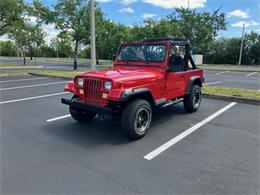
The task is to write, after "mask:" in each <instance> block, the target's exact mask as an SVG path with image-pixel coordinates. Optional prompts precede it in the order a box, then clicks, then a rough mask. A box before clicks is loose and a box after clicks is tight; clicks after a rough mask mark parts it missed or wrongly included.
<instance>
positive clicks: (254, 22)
mask: <svg viewBox="0 0 260 195" xmlns="http://www.w3.org/2000/svg"><path fill="white" fill-rule="evenodd" d="M244 24H245V27H250V26H258V25H259V23H258V22H256V21H254V20H251V21H248V22H245V21H240V22H236V23H234V24H231V26H232V27H240V28H242V27H243V25H244Z"/></svg>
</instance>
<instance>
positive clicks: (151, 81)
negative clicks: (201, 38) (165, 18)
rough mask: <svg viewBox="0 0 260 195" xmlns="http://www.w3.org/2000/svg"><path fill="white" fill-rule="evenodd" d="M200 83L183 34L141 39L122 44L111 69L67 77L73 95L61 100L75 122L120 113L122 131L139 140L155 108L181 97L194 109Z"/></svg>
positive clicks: (67, 86)
mask: <svg viewBox="0 0 260 195" xmlns="http://www.w3.org/2000/svg"><path fill="white" fill-rule="evenodd" d="M203 82H204V76H203V70H201V69H197V68H196V66H195V64H194V61H193V59H192V57H191V54H190V45H189V42H188V41H187V40H186V39H178V38H170V39H156V40H145V41H143V42H135V43H129V44H123V45H121V46H120V47H119V50H118V52H117V55H116V56H115V57H114V66H113V68H111V69H104V70H98V71H93V72H87V73H84V74H80V75H78V76H76V77H75V79H74V81H70V82H68V83H67V84H66V86H65V91H68V92H71V93H73V94H74V96H73V97H72V99H62V103H63V104H67V105H69V111H70V114H71V116H72V118H74V119H75V120H76V121H79V122H90V121H92V120H93V119H94V117H95V116H96V115H97V114H101V115H103V114H109V115H112V116H113V117H120V118H121V126H122V129H123V131H124V132H125V134H126V135H127V136H128V137H129V138H131V139H139V138H142V137H143V136H144V135H145V134H146V133H147V131H148V129H149V127H150V124H151V121H152V110H153V109H154V108H158V107H164V106H169V105H172V104H176V103H179V102H182V101H183V103H184V107H185V109H186V111H187V112H190V113H191V112H196V111H197V110H198V109H199V107H200V103H201V87H202V84H203Z"/></svg>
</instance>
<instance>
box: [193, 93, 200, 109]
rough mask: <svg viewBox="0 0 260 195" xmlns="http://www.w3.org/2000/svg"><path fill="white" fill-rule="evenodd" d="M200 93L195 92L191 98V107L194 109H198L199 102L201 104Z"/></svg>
mask: <svg viewBox="0 0 260 195" xmlns="http://www.w3.org/2000/svg"><path fill="white" fill-rule="evenodd" d="M200 96H201V93H200V91H199V90H197V91H196V92H195V93H194V96H193V106H194V108H198V107H199V106H200V102H201V97H200Z"/></svg>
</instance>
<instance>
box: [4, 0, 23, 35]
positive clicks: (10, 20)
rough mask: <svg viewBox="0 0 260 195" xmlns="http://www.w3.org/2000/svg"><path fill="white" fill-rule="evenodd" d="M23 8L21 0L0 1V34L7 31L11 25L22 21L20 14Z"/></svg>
mask: <svg viewBox="0 0 260 195" xmlns="http://www.w3.org/2000/svg"><path fill="white" fill-rule="evenodd" d="M25 10H26V5H25V4H24V2H23V0H1V1H0V36H1V35H4V34H6V33H8V32H9V31H10V27H12V26H13V25H17V24H21V23H23V18H22V14H23V12H24V11H25Z"/></svg>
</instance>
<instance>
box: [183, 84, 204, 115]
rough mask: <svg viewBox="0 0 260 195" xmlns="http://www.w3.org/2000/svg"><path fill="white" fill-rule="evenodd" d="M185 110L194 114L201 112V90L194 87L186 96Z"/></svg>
mask: <svg viewBox="0 0 260 195" xmlns="http://www.w3.org/2000/svg"><path fill="white" fill-rule="evenodd" d="M183 104H184V108H185V110H186V111H187V112H189V113H193V112H196V111H198V110H199V108H200V104H201V88H200V86H198V85H193V87H192V89H191V93H190V94H188V95H185V96H184V101H183Z"/></svg>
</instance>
